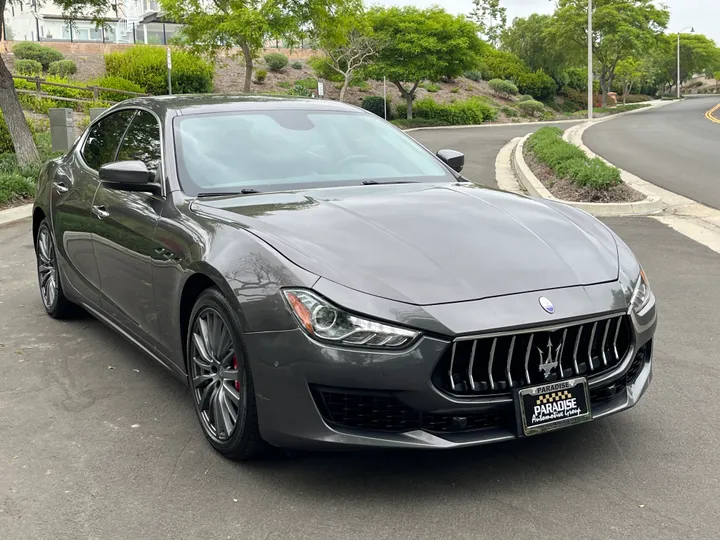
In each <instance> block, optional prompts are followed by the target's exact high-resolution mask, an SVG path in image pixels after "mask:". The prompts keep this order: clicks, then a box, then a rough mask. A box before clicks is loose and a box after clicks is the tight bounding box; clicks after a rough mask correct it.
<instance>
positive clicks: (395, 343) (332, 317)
mask: <svg viewBox="0 0 720 540" xmlns="http://www.w3.org/2000/svg"><path fill="white" fill-rule="evenodd" d="M283 292H284V293H285V298H287V301H288V303H289V304H290V307H291V308H292V312H293V313H294V314H295V317H296V318H297V320H298V322H299V323H300V326H302V327H303V329H304V330H305V331H306V332H307V333H308V334H310V335H311V336H312V337H314V338H317V339H319V340H321V341H327V342H330V343H336V344H338V345H349V346H353V347H370V348H376V349H399V348H401V347H405V346H407V345H409V344H410V343H411V342H412V341H414V340H415V338H417V337H418V336H419V335H420V333H419V332H414V331H412V330H406V329H405V328H398V327H396V326H391V325H389V324H384V323H379V322H375V321H370V320H368V319H364V318H362V317H358V316H356V315H351V314H350V313H348V312H346V311H343V310H342V309H340V308H338V307H335V306H333V305H332V304H330V302H328V301H327V300H324V299H322V298H320V297H319V296H318V295H316V294H314V293H312V292H310V291H306V290H303V289H286V290H284V291H283Z"/></svg>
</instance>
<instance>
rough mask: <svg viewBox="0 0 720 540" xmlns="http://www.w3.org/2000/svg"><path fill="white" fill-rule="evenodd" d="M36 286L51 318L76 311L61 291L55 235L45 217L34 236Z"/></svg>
mask: <svg viewBox="0 0 720 540" xmlns="http://www.w3.org/2000/svg"><path fill="white" fill-rule="evenodd" d="M35 259H36V261H37V274H38V286H39V287H40V298H41V300H42V303H43V307H44V308H45V311H46V312H47V314H48V315H50V316H51V317H52V318H53V319H66V318H69V317H72V316H73V315H75V314H76V313H77V311H76V306H75V304H73V303H72V302H70V300H68V299H67V297H66V296H65V293H64V292H63V288H62V282H61V279H60V270H59V267H58V262H57V250H56V249H55V237H54V236H53V234H52V230H51V229H50V224H49V223H48V220H47V219H43V220H42V221H41V222H40V226H39V227H38V232H37V236H36V237H35Z"/></svg>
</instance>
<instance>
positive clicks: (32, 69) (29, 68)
mask: <svg viewBox="0 0 720 540" xmlns="http://www.w3.org/2000/svg"><path fill="white" fill-rule="evenodd" d="M15 72H16V73H17V74H18V75H25V76H26V77H38V76H40V75H42V72H43V67H42V64H41V63H40V62H38V61H37V60H30V59H25V60H16V61H15Z"/></svg>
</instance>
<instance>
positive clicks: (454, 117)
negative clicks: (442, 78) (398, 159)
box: [397, 97, 497, 126]
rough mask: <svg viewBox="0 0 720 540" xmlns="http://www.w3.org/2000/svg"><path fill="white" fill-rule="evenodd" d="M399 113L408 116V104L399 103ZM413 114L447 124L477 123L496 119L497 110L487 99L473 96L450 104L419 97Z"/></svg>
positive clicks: (414, 105) (414, 104)
mask: <svg viewBox="0 0 720 540" xmlns="http://www.w3.org/2000/svg"><path fill="white" fill-rule="evenodd" d="M397 110H398V115H399V116H407V105H406V104H404V103H403V104H401V105H398V108H397ZM413 116H414V117H416V118H423V119H426V120H434V121H437V122H439V123H440V124H441V125H446V126H463V125H465V126H467V125H477V124H482V123H483V122H488V121H491V120H495V118H497V111H496V110H495V108H494V107H492V106H491V105H489V104H488V103H487V102H486V101H485V100H483V99H481V98H478V97H472V98H470V99H467V100H465V101H456V102H455V103H451V104H449V105H443V104H440V103H437V102H435V100H433V99H432V98H429V97H428V98H424V99H419V100H417V101H416V102H415V103H413Z"/></svg>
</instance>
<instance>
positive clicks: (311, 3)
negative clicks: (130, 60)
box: [160, 0, 360, 92]
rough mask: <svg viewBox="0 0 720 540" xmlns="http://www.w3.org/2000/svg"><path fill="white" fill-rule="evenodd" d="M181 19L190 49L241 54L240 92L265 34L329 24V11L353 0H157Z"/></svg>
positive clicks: (294, 35)
mask: <svg viewBox="0 0 720 540" xmlns="http://www.w3.org/2000/svg"><path fill="white" fill-rule="evenodd" d="M160 4H161V7H162V8H163V10H165V12H166V13H167V14H168V15H169V16H170V17H171V18H173V19H175V20H176V21H177V22H179V23H182V24H184V25H185V26H184V27H183V30H182V33H181V35H182V40H183V43H184V44H185V45H186V46H188V47H189V48H190V49H191V50H192V51H193V52H195V53H199V54H204V55H206V56H209V57H210V58H213V59H214V58H216V57H217V56H218V54H219V53H220V52H225V53H228V54H230V55H231V56H234V57H242V58H243V60H244V63H245V81H244V84H243V91H244V92H250V84H251V82H252V72H253V68H254V63H253V59H254V58H256V57H257V56H258V54H259V52H260V51H261V50H262V48H263V46H264V44H265V40H266V39H267V38H271V37H275V38H280V37H282V38H284V39H285V40H286V41H290V42H291V43H292V42H297V41H299V40H300V38H302V37H304V35H305V33H306V32H307V29H308V28H311V29H312V28H315V27H325V28H328V27H331V26H332V23H331V21H332V19H333V17H334V12H335V11H336V10H341V9H343V8H344V7H345V6H347V5H348V4H356V5H359V4H360V2H359V0H160Z"/></svg>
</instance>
